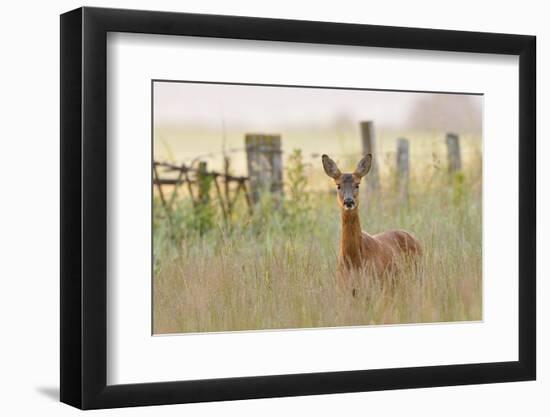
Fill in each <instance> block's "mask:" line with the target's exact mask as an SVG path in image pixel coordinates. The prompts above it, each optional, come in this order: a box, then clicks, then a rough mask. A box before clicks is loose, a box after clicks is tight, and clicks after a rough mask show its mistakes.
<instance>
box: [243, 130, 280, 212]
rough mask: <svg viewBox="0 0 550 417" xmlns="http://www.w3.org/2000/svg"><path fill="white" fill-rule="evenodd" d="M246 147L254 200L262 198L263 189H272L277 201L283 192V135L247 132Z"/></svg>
mask: <svg viewBox="0 0 550 417" xmlns="http://www.w3.org/2000/svg"><path fill="white" fill-rule="evenodd" d="M245 147H246V161H247V168H248V177H249V178H250V188H251V197H252V202H253V203H257V202H258V201H259V200H260V195H261V192H262V191H270V192H271V193H272V194H273V195H274V196H275V199H276V201H277V200H278V199H280V198H281V197H282V193H283V160H282V155H281V154H282V152H281V136H280V135H262V134H247V135H246V136H245Z"/></svg>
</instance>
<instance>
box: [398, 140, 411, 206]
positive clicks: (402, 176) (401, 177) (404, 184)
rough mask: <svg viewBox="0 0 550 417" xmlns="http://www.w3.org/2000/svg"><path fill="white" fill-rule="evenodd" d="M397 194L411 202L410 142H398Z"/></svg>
mask: <svg viewBox="0 0 550 417" xmlns="http://www.w3.org/2000/svg"><path fill="white" fill-rule="evenodd" d="M397 192H398V195H399V198H400V199H401V200H403V201H409V141H408V140H407V139H403V138H401V139H399V140H398V141H397Z"/></svg>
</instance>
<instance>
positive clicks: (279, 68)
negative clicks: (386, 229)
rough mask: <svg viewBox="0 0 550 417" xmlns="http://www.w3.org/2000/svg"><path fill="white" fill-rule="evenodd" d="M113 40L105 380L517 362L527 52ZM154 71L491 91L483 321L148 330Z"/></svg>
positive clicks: (170, 75)
mask: <svg viewBox="0 0 550 417" xmlns="http://www.w3.org/2000/svg"><path fill="white" fill-rule="evenodd" d="M107 50H108V69H107V79H108V100H107V102H108V103H107V104H108V117H107V121H108V138H107V140H108V215H107V219H108V283H107V284H108V286H107V292H108V311H107V319H108V339H107V343H108V355H107V362H108V370H107V381H108V384H121V383H142V382H158V381H173V380H192V379H204V378H221V377H235V376H251V375H272V374H289V373H304V372H324V371H342V370H357V369H375V368H393V367H408V366H424V365H445V364H457V363H479V362H495V361H514V360H517V359H518V245H517V242H518V168H519V167H518V133H517V132H518V58H517V57H516V56H500V55H484V54H464V53H449V52H427V51H404V50H396V49H394V50H390V49H381V48H361V47H341V46H326V45H305V44H295V43H283V42H260V41H243V40H221V39H205V38H190V37H173V36H153V35H142V34H118V33H117V34H109V36H108V41H107ZM151 79H174V80H194V81H222V82H244V83H259V84H286V85H311V86H333V87H334V86H336V87H354V88H358V87H359V88H377V89H399V90H425V91H448V92H452V91H457V92H477V93H483V94H484V135H483V137H484V143H483V172H484V183H483V191H484V193H483V213H484V221H483V237H484V243H483V322H475V323H449V324H422V325H396V326H368V327H349V328H338V329H308V330H281V331H257V332H236V333H215V334H192V335H176V336H174V335H172V336H155V337H153V336H151V308H152V306H151V200H150V199H151V186H152V184H151V180H152V178H151ZM434 215H437V214H434Z"/></svg>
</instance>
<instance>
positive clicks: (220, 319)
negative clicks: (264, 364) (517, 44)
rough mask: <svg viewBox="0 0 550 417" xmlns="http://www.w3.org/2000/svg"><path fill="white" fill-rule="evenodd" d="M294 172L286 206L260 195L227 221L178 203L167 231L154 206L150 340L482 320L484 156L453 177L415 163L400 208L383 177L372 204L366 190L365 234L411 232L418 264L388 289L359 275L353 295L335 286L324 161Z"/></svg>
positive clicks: (331, 205)
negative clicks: (249, 209) (418, 247)
mask: <svg viewBox="0 0 550 417" xmlns="http://www.w3.org/2000/svg"><path fill="white" fill-rule="evenodd" d="M298 160H299V158H298ZM287 165H289V164H288V163H287ZM290 165H291V166H290V167H289V171H287V172H286V173H285V174H286V175H285V180H286V181H287V184H286V189H285V190H286V191H285V192H286V196H285V199H284V202H283V203H282V204H280V205H277V204H276V203H275V202H274V201H272V200H271V199H270V197H269V195H264V196H263V198H262V201H261V203H260V204H259V205H258V206H257V207H256V208H255V210H254V214H253V215H252V216H249V215H248V214H247V213H246V207H245V206H244V202H243V201H240V203H239V205H238V206H237V207H236V208H235V213H234V216H233V219H232V221H231V222H229V223H228V224H225V223H224V222H223V220H222V218H221V215H220V212H219V209H218V208H217V207H216V206H215V205H212V206H211V207H210V208H209V209H207V210H206V211H205V210H198V211H197V210H195V209H193V207H192V206H191V204H190V201H189V199H188V198H186V196H185V195H182V196H181V197H182V198H181V199H179V200H178V204H177V206H176V208H175V212H174V214H173V219H172V223H169V222H168V221H167V219H166V216H165V215H164V212H163V209H162V207H161V205H160V203H159V201H158V199H156V198H155V202H154V204H155V206H154V262H155V263H154V277H153V279H154V285H153V291H154V300H153V303H154V306H153V308H154V311H153V324H154V333H156V334H160V333H183V332H212V331H237V330H257V329H284V328H304V327H333V326H353V325H370V324H395V323H421V322H422V323H426V322H442V321H445V322H448V321H467V320H480V319H481V318H482V291H481V290H482V258H481V256H482V253H481V248H482V236H481V215H482V205H481V158H480V157H478V158H473V159H472V158H470V160H469V161H468V163H467V164H465V166H466V168H465V170H464V171H463V172H462V173H459V174H456V175H454V176H449V175H448V174H447V172H446V169H445V167H444V166H443V167H441V166H439V165H438V163H437V161H436V162H434V161H431V160H430V159H429V158H424V159H423V160H421V161H419V160H416V161H414V160H412V161H411V165H412V166H413V167H416V169H415V170H414V171H413V172H412V176H411V184H410V201H409V203H408V204H405V203H403V202H402V201H399V200H398V199H397V197H396V193H395V191H394V189H393V186H392V184H394V182H395V181H394V180H393V178H392V176H393V172H392V170H391V169H389V168H387V169H383V170H382V172H383V176H382V184H383V187H382V190H381V192H380V195H378V196H372V195H370V196H366V197H365V189H364V187H363V188H362V190H361V193H362V194H363V195H362V197H363V198H362V203H361V206H360V208H359V210H360V216H361V223H362V228H363V230H365V231H367V232H369V233H371V234H375V233H378V232H381V231H384V230H388V229H405V230H408V231H409V232H411V233H412V234H414V235H415V236H416V237H417V238H418V239H419V240H420V241H421V243H422V245H423V248H424V257H423V260H422V265H421V268H420V270H419V271H418V272H416V273H411V272H409V273H406V274H400V275H399V276H397V277H395V283H394V285H387V284H385V283H384V282H382V281H379V280H378V281H377V280H373V279H370V278H369V277H367V276H361V277H358V278H359V280H360V282H361V283H362V284H361V288H360V290H359V292H358V295H357V296H356V297H351V295H350V293H349V292H348V291H343V290H341V289H340V288H339V287H338V286H337V284H336V259H337V252H338V240H339V233H340V232H339V229H340V224H339V222H340V215H339V211H338V208H337V204H336V199H335V196H334V194H333V193H332V192H330V191H328V190H331V189H332V186H331V181H330V179H329V178H328V177H326V176H325V175H324V174H323V173H322V171H321V168H320V161H319V165H318V166H314V165H311V166H307V169H306V170H303V168H304V166H303V165H300V164H299V161H298V162H296V161H294V163H292V161H291V164H290ZM298 168H301V169H302V171H301V172H296V170H297V169H298ZM304 178H306V182H305V183H304V182H303V181H304ZM367 180H368V176H367ZM313 181H315V183H316V185H317V186H315V187H313V186H312V185H311V184H312V183H313ZM289 182H290V183H289ZM319 185H321V186H320V187H319ZM319 188H320V189H319Z"/></svg>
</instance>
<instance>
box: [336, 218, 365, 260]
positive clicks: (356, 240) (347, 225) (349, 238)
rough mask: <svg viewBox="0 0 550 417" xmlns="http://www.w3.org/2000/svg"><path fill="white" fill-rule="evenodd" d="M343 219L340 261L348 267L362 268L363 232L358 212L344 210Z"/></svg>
mask: <svg viewBox="0 0 550 417" xmlns="http://www.w3.org/2000/svg"><path fill="white" fill-rule="evenodd" d="M341 218H342V234H341V237H340V260H341V261H342V262H343V264H344V265H346V266H353V267H360V266H361V263H362V256H361V253H362V250H361V249H362V248H361V242H362V232H361V222H360V221H359V213H358V210H357V209H354V210H342V213H341Z"/></svg>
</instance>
